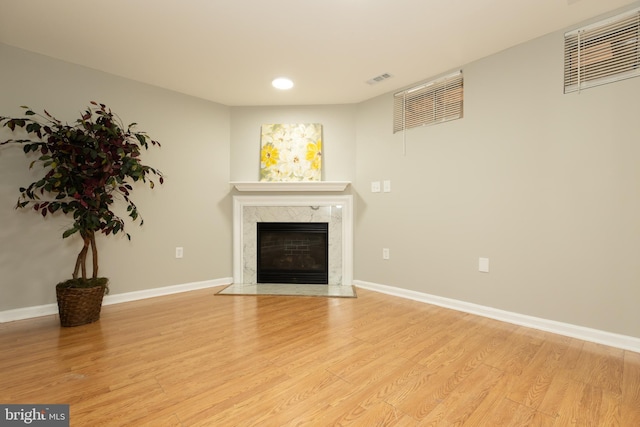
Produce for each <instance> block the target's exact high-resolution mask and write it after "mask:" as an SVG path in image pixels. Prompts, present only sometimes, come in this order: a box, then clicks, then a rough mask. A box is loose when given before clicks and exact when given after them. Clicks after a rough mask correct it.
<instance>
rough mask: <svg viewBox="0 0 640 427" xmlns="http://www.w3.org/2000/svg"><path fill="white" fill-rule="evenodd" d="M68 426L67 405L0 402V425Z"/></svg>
mask: <svg viewBox="0 0 640 427" xmlns="http://www.w3.org/2000/svg"><path fill="white" fill-rule="evenodd" d="M5 426H7V427H9V426H38V427H69V405H3V404H0V427H5Z"/></svg>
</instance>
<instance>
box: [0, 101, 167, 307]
mask: <svg viewBox="0 0 640 427" xmlns="http://www.w3.org/2000/svg"><path fill="white" fill-rule="evenodd" d="M90 104H91V105H90V106H88V107H87V108H86V109H85V110H84V111H83V112H82V113H81V116H80V118H78V119H77V120H76V121H75V122H74V123H73V124H67V123H64V122H62V121H60V120H58V119H56V118H55V117H53V116H52V115H51V114H49V113H48V112H47V111H46V110H45V111H44V115H41V114H37V113H35V112H34V111H33V110H31V109H30V108H29V107H22V108H24V109H25V110H26V111H25V115H26V117H21V118H11V117H4V116H0V124H2V126H3V127H6V128H8V129H10V130H11V131H12V132H16V131H20V130H22V132H23V133H26V134H27V135H28V136H29V137H30V138H22V139H9V140H6V141H3V142H0V145H5V144H12V143H15V144H22V147H23V150H24V152H25V153H26V154H27V155H29V154H31V155H33V154H35V155H37V156H38V157H37V158H36V159H35V160H33V161H32V162H31V164H30V166H29V167H30V168H33V167H34V166H35V165H37V164H39V165H40V166H41V167H42V169H43V171H44V173H45V175H44V177H42V178H41V179H39V180H37V181H35V182H33V183H31V184H30V185H29V186H27V187H20V197H19V199H18V203H17V205H16V208H25V207H28V206H30V207H32V208H33V209H34V210H35V211H36V212H38V213H39V214H41V215H42V216H43V217H46V216H47V215H51V214H57V213H59V212H62V213H64V214H65V215H71V216H72V217H73V224H72V225H71V226H70V227H69V228H68V229H67V230H65V231H64V233H63V234H62V237H63V238H67V237H70V236H72V235H74V234H79V235H80V237H81V238H82V241H83V246H82V249H81V251H80V253H79V254H78V256H77V258H76V261H75V267H74V269H73V273H72V279H70V280H68V281H66V282H64V283H63V284H59V286H61V285H62V286H65V287H87V286H91V285H94V284H96V283H99V284H101V285H103V286H106V280H104V279H103V278H99V277H98V249H97V246H96V233H103V234H105V235H109V234H118V233H120V232H124V226H125V223H124V220H123V219H122V218H120V217H119V216H118V215H117V214H116V213H114V211H113V210H112V207H113V204H114V202H116V200H117V199H121V200H122V201H123V202H124V203H125V205H126V210H127V212H128V216H129V217H131V220H133V221H136V220H138V219H139V220H140V225H142V224H143V222H144V221H143V220H142V218H141V216H140V214H139V213H138V208H137V207H136V205H135V204H134V203H133V201H132V200H131V198H130V195H131V192H132V191H133V189H134V187H133V186H132V183H134V182H136V181H143V182H147V181H148V182H149V185H150V187H151V188H153V187H154V181H153V180H152V179H151V178H152V177H153V176H155V177H157V178H158V181H159V182H160V183H161V184H162V183H163V175H162V173H161V172H160V171H159V170H157V169H154V168H152V167H150V166H147V165H143V164H142V163H141V161H140V153H141V150H142V149H143V148H144V149H145V150H147V149H148V148H149V143H151V145H153V146H155V145H157V146H160V143H158V142H157V141H155V140H153V139H151V138H150V137H149V136H148V135H147V134H146V133H145V132H141V131H136V130H135V128H136V123H131V124H130V125H128V126H126V127H125V126H124V125H123V123H122V121H121V120H120V119H119V117H118V116H117V115H115V114H114V113H113V112H112V111H111V109H109V108H107V107H106V106H105V105H104V104H98V103H96V102H93V101H92V102H91V103H90ZM124 233H125V235H126V236H127V238H128V239H131V236H130V235H129V233H126V232H124ZM89 249H90V250H91V254H92V274H91V276H90V277H88V275H87V257H88V253H89ZM100 303H101V301H100Z"/></svg>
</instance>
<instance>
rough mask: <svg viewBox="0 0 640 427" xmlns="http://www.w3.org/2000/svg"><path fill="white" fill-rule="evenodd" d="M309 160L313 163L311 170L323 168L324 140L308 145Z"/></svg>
mask: <svg viewBox="0 0 640 427" xmlns="http://www.w3.org/2000/svg"><path fill="white" fill-rule="evenodd" d="M307 160H308V161H310V162H311V168H312V169H315V170H318V169H320V167H321V166H322V140H320V139H319V140H318V142H316V143H313V142H310V143H309V144H307Z"/></svg>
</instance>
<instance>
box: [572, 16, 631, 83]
mask: <svg viewBox="0 0 640 427" xmlns="http://www.w3.org/2000/svg"><path fill="white" fill-rule="evenodd" d="M639 39H640V9H634V10H631V11H629V12H626V13H623V14H621V15H618V16H615V17H613V18H610V19H607V20H605V21H601V22H598V23H596V24H593V25H589V26H587V27H583V28H579V29H577V30H574V31H571V32H568V33H566V34H565V35H564V92H565V93H569V92H575V91H579V90H581V89H586V88H588V87H592V86H597V85H601V84H605V83H611V82H614V81H617V80H622V79H627V78H629V77H637V76H640V43H639V42H638V40H639Z"/></svg>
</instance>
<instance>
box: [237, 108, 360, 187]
mask: <svg viewBox="0 0 640 427" xmlns="http://www.w3.org/2000/svg"><path fill="white" fill-rule="evenodd" d="M355 114H356V106H355V105H313V106H296V107H232V108H231V181H257V180H258V179H259V176H260V129H261V126H262V125H263V124H270V123H320V124H322V162H323V163H322V179H323V180H325V181H353V180H354V179H355V171H354V169H353V166H354V164H355V156H356V150H355V147H356V145H355V143H356V126H355Z"/></svg>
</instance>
